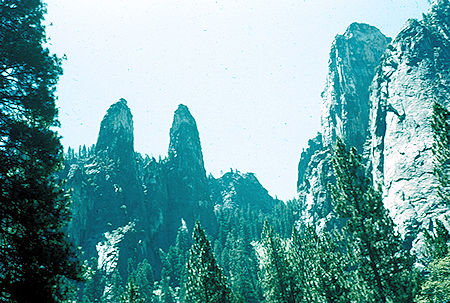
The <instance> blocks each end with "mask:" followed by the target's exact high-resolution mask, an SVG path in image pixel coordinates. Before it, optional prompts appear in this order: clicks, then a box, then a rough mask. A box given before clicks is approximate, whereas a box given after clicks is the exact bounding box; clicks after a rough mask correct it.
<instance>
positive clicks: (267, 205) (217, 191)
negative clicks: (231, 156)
mask: <svg viewBox="0 0 450 303" xmlns="http://www.w3.org/2000/svg"><path fill="white" fill-rule="evenodd" d="M208 182H209V188H210V193H211V199H212V201H213V202H214V204H215V209H216V210H219V209H244V208H248V207H250V208H251V209H253V210H261V211H262V212H268V211H270V210H272V209H273V207H274V206H275V204H276V203H278V202H281V201H279V200H276V199H274V198H272V197H271V196H270V195H269V193H268V192H267V190H266V189H265V188H264V187H263V186H262V185H261V183H259V181H258V179H257V178H256V176H255V175H254V174H253V173H240V172H239V171H230V172H227V173H225V174H224V175H223V176H222V177H220V178H217V179H216V178H214V177H212V176H210V177H209V178H208Z"/></svg>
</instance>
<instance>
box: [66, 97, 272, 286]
mask: <svg viewBox="0 0 450 303" xmlns="http://www.w3.org/2000/svg"><path fill="white" fill-rule="evenodd" d="M133 141H134V138H133V117H132V114H131V112H130V109H129V108H128V106H127V102H126V101H125V100H124V99H121V100H119V101H118V102H117V103H115V104H113V105H112V106H111V107H110V108H109V109H108V111H107V113H106V115H105V117H104V118H103V120H102V122H101V126H100V132H99V136H98V140H97V144H96V145H95V146H93V147H92V148H89V149H87V150H85V149H84V148H83V149H81V150H80V152H79V154H78V155H76V156H75V155H74V154H72V155H71V156H70V157H69V158H68V159H66V162H65V169H64V171H63V172H62V173H61V177H62V178H64V179H67V180H68V181H67V186H68V187H69V188H71V190H72V201H73V202H72V213H73V220H72V221H71V223H70V225H69V233H70V234H71V236H72V237H73V239H74V241H75V242H76V244H77V245H80V246H81V247H82V248H83V250H84V252H85V257H86V259H90V258H91V257H95V258H97V259H98V268H100V269H102V270H103V271H104V272H105V273H106V274H107V276H109V275H110V274H111V273H113V272H114V271H116V269H117V270H118V271H119V273H120V274H121V275H122V276H123V277H124V276H125V275H126V271H127V262H128V259H129V258H132V259H133V262H139V261H140V260H142V259H143V258H146V259H148V260H149V261H150V262H151V263H152V266H153V268H154V270H155V275H156V276H158V274H159V269H160V266H161V263H160V260H159V250H160V249H163V250H167V249H168V247H169V246H170V245H172V244H173V243H174V241H175V237H176V233H177V229H178V227H179V226H180V225H181V224H182V222H183V224H184V226H186V228H187V229H188V230H192V227H193V226H194V222H195V220H200V221H201V222H202V226H204V227H205V228H206V229H207V230H208V233H209V234H211V235H214V234H215V232H216V228H217V222H216V216H215V213H214V205H215V203H217V204H220V205H225V206H226V207H228V206H230V207H231V206H232V205H236V206H243V205H252V207H257V208H260V209H264V210H265V211H268V210H270V208H271V207H273V205H274V203H275V201H276V200H274V199H273V198H272V197H270V196H269V195H268V193H267V190H265V189H264V188H263V187H262V186H261V184H260V183H259V182H258V180H257V179H256V178H255V177H254V175H253V174H250V173H248V174H239V173H236V174H232V175H226V176H224V177H223V178H221V179H218V180H216V179H214V180H209V181H208V178H207V177H206V171H205V167H204V163H203V154H202V149H201V144H200V137H199V133H198V129H197V124H196V122H195V119H194V118H193V117H192V115H191V113H190V112H189V109H188V108H187V107H186V106H184V105H180V106H179V107H178V109H177V110H176V111H175V113H174V119H173V124H172V128H171V130H170V145H169V151H168V156H167V157H166V158H159V159H158V160H156V159H154V158H150V157H148V156H145V157H143V156H141V155H140V154H138V153H136V152H135V151H134V146H133ZM210 185H214V186H213V189H212V190H211V189H210ZM216 192H220V199H216V197H215V193H216ZM211 197H214V201H213V200H212V198H211ZM224 197H228V199H224ZM219 200H220V201H219Z"/></svg>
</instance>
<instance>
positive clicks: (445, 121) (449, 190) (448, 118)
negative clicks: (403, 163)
mask: <svg viewBox="0 0 450 303" xmlns="http://www.w3.org/2000/svg"><path fill="white" fill-rule="evenodd" d="M431 128H432V129H433V139H434V142H433V147H432V151H433V155H434V157H435V159H434V160H435V161H434V162H435V166H434V173H435V175H436V177H437V179H438V182H439V187H438V195H439V198H440V199H441V201H442V203H444V204H446V205H450V111H449V110H448V109H446V108H445V107H444V106H442V105H441V104H439V103H438V102H435V103H434V104H433V116H432V121H431Z"/></svg>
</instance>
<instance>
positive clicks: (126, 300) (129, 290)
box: [121, 277, 145, 303]
mask: <svg viewBox="0 0 450 303" xmlns="http://www.w3.org/2000/svg"><path fill="white" fill-rule="evenodd" d="M121 302H122V303H144V302H145V300H144V298H143V296H142V293H141V292H140V290H139V286H137V285H136V284H135V283H134V281H133V278H132V277H129V278H128V282H127V285H126V288H125V293H124V294H123V295H122V300H121Z"/></svg>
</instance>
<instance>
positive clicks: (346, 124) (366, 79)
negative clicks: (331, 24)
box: [321, 23, 390, 151]
mask: <svg viewBox="0 0 450 303" xmlns="http://www.w3.org/2000/svg"><path fill="white" fill-rule="evenodd" d="M389 41H390V39H389V38H387V37H385V36H384V35H383V34H382V33H381V32H380V31H379V30H378V29H377V28H376V27H373V26H370V25H368V24H363V23H353V24H351V25H350V26H349V27H348V28H347V30H346V31H345V33H344V34H343V35H337V36H336V38H335V39H334V41H333V44H332V45H331V51H330V60H329V63H328V75H327V81H326V85H325V89H324V91H323V93H322V105H321V127H322V130H321V132H322V143H323V145H324V146H325V147H327V146H332V145H334V143H335V142H336V137H340V138H342V139H343V140H344V141H345V142H346V144H348V145H350V146H354V147H356V148H357V150H359V151H362V147H363V144H364V142H365V140H366V136H367V128H368V125H369V101H368V100H369V85H370V83H371V82H372V79H373V76H374V73H375V68H376V67H377V66H378V64H379V61H380V57H381V55H382V54H383V52H384V50H385V49H386V45H387V44H388V43H389Z"/></svg>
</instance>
